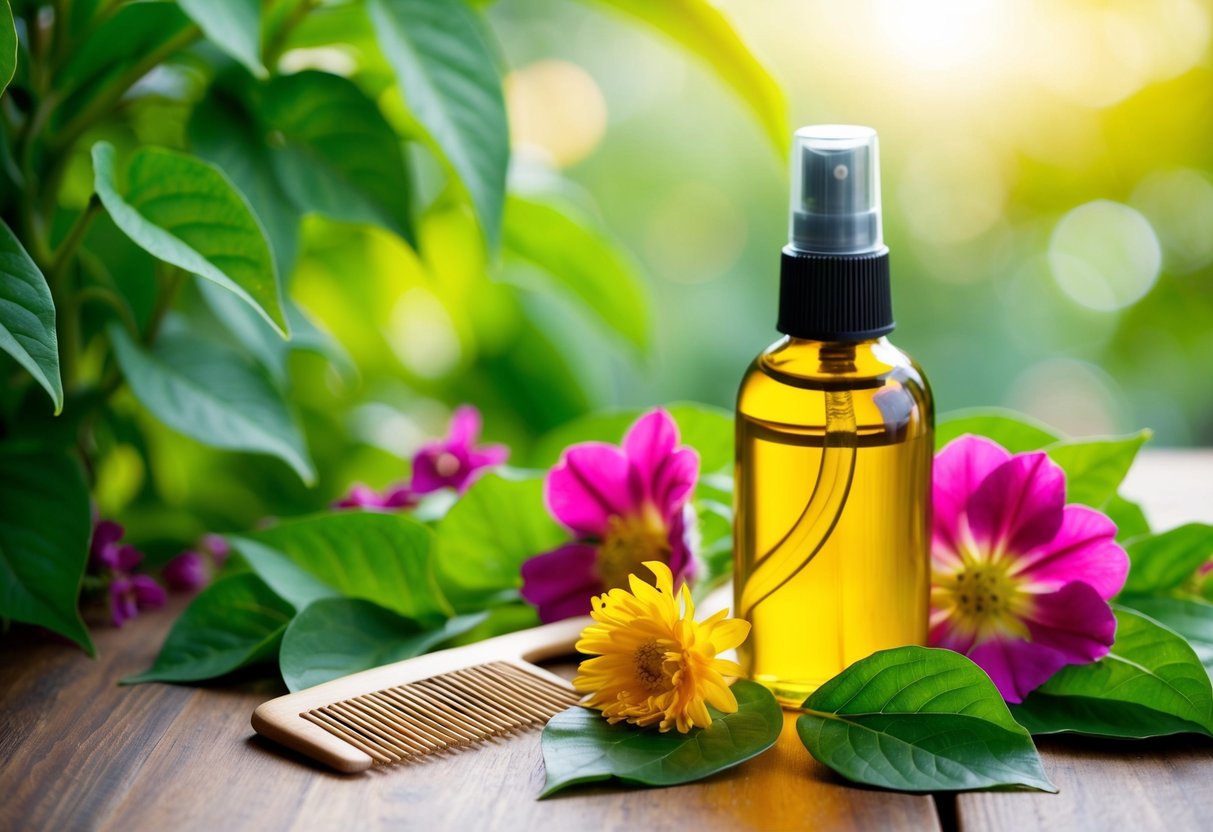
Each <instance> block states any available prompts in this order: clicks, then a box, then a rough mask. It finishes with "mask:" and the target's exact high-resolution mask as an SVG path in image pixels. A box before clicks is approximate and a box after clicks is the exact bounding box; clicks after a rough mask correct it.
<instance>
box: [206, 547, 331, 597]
mask: <svg viewBox="0 0 1213 832" xmlns="http://www.w3.org/2000/svg"><path fill="white" fill-rule="evenodd" d="M228 541H230V543H231V544H232V547H233V548H234V549H235V550H236V551H237V552H239V553H240V555H241V556H242V557H243V558H244V559H245V561H246V562H247V563H248V565H249V568H251V569H252V570H253V572H255V573H256V575H257V577H259V578H260V579H261V580H263V581H265V585H266V586H268V587H269V588H270V589H271V590H272V591H273V592H274V594H275V595H277V596H278V597H279V598H281V599H282V600H284V601H286V602H287V603H288V604H290V605H291V606H292V607H294V608H295V610H296V611H301V610H303V609H304V608H305V607H307V606H308V604H311V603H312V602H313V601H319V600H321V599H324V598H340V597H341V593H340V592H338V591H337V590H336V589H334V588H333V587H331V586H329V585H328V584H326V583H325V582H324V581H322V580H320V579H319V578H317V577H316V576H315V575H313V574H312V573H311V572H309V571H307V570H306V569H304V568H303V567H302V566H299V565H298V564H297V563H295V561H293V560H291V558H289V557H288V556H286V555H284V554H283V553H282V552H279V551H278V550H277V549H274V548H273V547H270V546H266V545H265V544H264V543H258V542H257V541H256V540H249V539H248V538H247V537H240V536H238V535H232V536H230V537H228Z"/></svg>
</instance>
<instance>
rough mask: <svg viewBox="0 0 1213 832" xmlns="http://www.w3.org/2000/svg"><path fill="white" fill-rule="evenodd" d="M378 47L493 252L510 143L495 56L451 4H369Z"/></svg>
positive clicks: (474, 24)
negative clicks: (462, 191)
mask: <svg viewBox="0 0 1213 832" xmlns="http://www.w3.org/2000/svg"><path fill="white" fill-rule="evenodd" d="M370 10H371V19H372V20H373V21H374V24H375V35H376V37H377V38H378V39H379V46H380V48H381V49H382V50H383V53H384V55H386V56H387V59H388V61H389V63H391V65H392V70H393V71H394V72H395V73H396V81H397V83H398V84H399V85H400V92H401V94H402V95H403V97H404V103H405V105H406V106H407V107H408V110H409V113H410V114H411V115H412V117H413V118H414V119H416V120H417V122H418V123H419V125H420V126H421V128H422V129H423V130H424V131H425V134H426V135H425V138H426V139H427V141H428V143H429V146H430V148H431V150H433V152H434V153H435V155H437V156H438V158H439V159H441V160H442V161H443V162H444V163H445V164H446V166H447V168H448V169H449V170H450V171H451V172H452V173H453V174H454V175H455V177H456V178H457V179H458V180H459V181H460V182H461V183H462V185H463V187H464V188H465V189H466V190H467V193H468V195H469V196H470V197H471V201H472V205H473V206H474V208H475V210H476V216H477V217H478V218H479V220H480V227H481V230H482V231H483V232H484V236H485V238H486V240H488V243H489V246H490V247H495V246H496V245H497V239H498V237H499V236H500V232H501V210H502V203H503V202H504V199H505V173H506V167H507V165H508V163H509V156H510V139H509V130H508V128H507V125H506V119H505V102H504V100H503V99H502V95H501V79H500V78H499V76H498V72H497V63H496V57H495V55H494V49H493V47H492V46H491V45H490V42H489V39H488V33H487V32H486V30H485V28H484V25H483V23H482V21H481V20H480V18H479V16H478V15H477V14H476V13H475V12H474V11H472V10H471V9H470V8H468V7H467V6H466V5H465V4H464V3H462V2H451V1H450V0H370Z"/></svg>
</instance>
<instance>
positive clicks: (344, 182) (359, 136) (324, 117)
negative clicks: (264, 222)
mask: <svg viewBox="0 0 1213 832" xmlns="http://www.w3.org/2000/svg"><path fill="white" fill-rule="evenodd" d="M262 115H263V117H264V118H265V121H266V124H267V125H268V127H269V128H270V129H271V130H274V131H277V133H276V134H272V135H275V138H276V139H277V141H276V146H274V148H273V151H272V152H271V154H270V157H271V160H272V164H273V166H274V172H275V174H276V176H277V179H278V181H279V182H280V183H281V185H282V188H283V190H284V191H285V192H286V193H287V194H289V195H290V197H291V199H292V200H293V201H294V203H295V205H296V206H298V207H299V208H300V209H301V210H304V211H315V212H316V213H320V214H324V215H325V216H329V217H332V218H334V219H338V220H342V221H345V222H354V223H371V224H375V225H379V226H382V227H383V228H386V229H388V230H390V231H394V232H396V233H397V234H399V235H400V236H401V237H403V238H404V239H406V240H408V241H410V242H414V235H413V230H412V219H411V218H410V215H409V196H410V194H411V191H412V188H411V183H410V176H409V173H408V168H407V167H406V162H405V156H404V146H403V144H402V142H401V140H400V138H399V137H398V136H397V135H396V132H395V131H394V130H393V129H392V127H391V125H390V124H388V121H387V119H386V118H384V116H383V113H382V112H381V111H380V110H379V107H378V105H376V104H375V102H373V101H371V100H370V99H369V98H367V97H366V95H364V94H363V92H362V90H361V89H359V87H358V85H357V84H355V83H354V82H353V81H350V80H349V79H348V78H342V77H341V76H339V75H331V74H329V73H327V72H318V71H315V70H308V71H305V72H299V73H296V74H294V75H284V76H279V77H277V78H274V79H273V80H271V81H270V82H269V83H268V84H266V86H265V90H264V93H263V97H262ZM279 137H280V138H279Z"/></svg>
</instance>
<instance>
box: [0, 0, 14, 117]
mask: <svg viewBox="0 0 1213 832" xmlns="http://www.w3.org/2000/svg"><path fill="white" fill-rule="evenodd" d="M16 69H17V27H16V26H15V25H14V23H13V10H12V8H10V7H9V4H8V0H0V95H4V89H5V87H7V86H8V82H9V81H11V80H13V73H14V72H15V71H16Z"/></svg>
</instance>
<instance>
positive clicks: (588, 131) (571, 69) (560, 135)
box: [505, 60, 607, 167]
mask: <svg viewBox="0 0 1213 832" xmlns="http://www.w3.org/2000/svg"><path fill="white" fill-rule="evenodd" d="M505 97H506V107H507V109H508V111H509V119H510V139H511V141H512V143H513V144H514V145H515V146H516V147H522V148H528V149H530V150H532V151H534V150H538V151H540V152H542V153H543V154H544V156H545V157H546V158H547V159H548V160H549V161H550V162H551V163H552V164H553V165H555V166H556V167H566V166H568V165H571V164H574V163H576V162H579V161H581V160H582V159H584V158H585V157H586V156H588V155H589V154H590V153H592V152H593V150H594V148H595V147H597V146H598V143H599V142H600V141H602V137H603V134H604V133H605V132H606V125H607V108H606V101H605V100H604V99H603V97H602V91H601V90H599V88H598V84H597V83H595V81H594V79H593V78H592V77H591V76H590V74H589V73H588V72H586V71H585V70H584V69H582V68H581V67H580V66H578V65H577V64H574V63H570V62H569V61H557V60H543V61H536V62H535V63H533V64H530V65H529V66H525V67H522V68H520V69H516V70H514V71H513V72H511V73H510V74H509V75H507V76H506V79H505Z"/></svg>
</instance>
